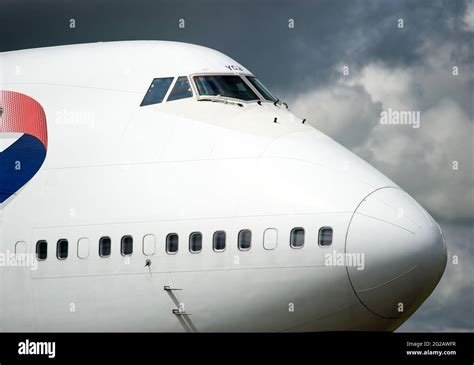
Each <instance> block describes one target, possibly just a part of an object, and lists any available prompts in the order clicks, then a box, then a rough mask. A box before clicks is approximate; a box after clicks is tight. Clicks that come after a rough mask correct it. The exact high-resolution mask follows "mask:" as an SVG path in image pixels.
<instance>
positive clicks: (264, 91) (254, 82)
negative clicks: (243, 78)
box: [247, 76, 278, 101]
mask: <svg viewBox="0 0 474 365" xmlns="http://www.w3.org/2000/svg"><path fill="white" fill-rule="evenodd" d="M247 80H249V82H250V83H251V84H252V85H253V87H255V88H256V89H257V91H258V92H259V93H260V94H262V96H263V97H264V98H265V99H266V100H270V101H277V100H278V99H277V98H276V97H275V96H274V95H273V94H272V93H271V92H270V91H268V89H267V88H266V87H265V86H263V84H262V83H261V82H260V81H258V79H257V78H256V77H254V76H247Z"/></svg>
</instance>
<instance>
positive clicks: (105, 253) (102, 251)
mask: <svg viewBox="0 0 474 365" xmlns="http://www.w3.org/2000/svg"><path fill="white" fill-rule="evenodd" d="M111 249H112V241H111V240H110V237H101V239H100V240H99V256H100V257H109V256H110V251H111Z"/></svg>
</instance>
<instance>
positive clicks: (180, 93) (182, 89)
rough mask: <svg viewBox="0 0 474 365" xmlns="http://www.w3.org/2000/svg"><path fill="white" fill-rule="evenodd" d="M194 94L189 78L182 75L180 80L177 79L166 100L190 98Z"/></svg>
mask: <svg viewBox="0 0 474 365" xmlns="http://www.w3.org/2000/svg"><path fill="white" fill-rule="evenodd" d="M192 96H193V92H192V91H191V86H190V85H189V81H188V78H187V77H186V76H180V77H178V80H176V83H175V84H174V87H173V90H171V93H170V94H169V96H168V99H167V100H166V101H171V100H179V99H184V98H190V97H192Z"/></svg>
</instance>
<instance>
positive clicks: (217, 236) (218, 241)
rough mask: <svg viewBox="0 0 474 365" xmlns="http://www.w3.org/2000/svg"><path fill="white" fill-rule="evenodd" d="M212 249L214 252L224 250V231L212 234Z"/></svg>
mask: <svg viewBox="0 0 474 365" xmlns="http://www.w3.org/2000/svg"><path fill="white" fill-rule="evenodd" d="M212 247H213V248H214V251H216V252H221V251H224V250H225V232H224V231H217V232H214V236H213V238H212Z"/></svg>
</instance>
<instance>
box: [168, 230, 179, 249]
mask: <svg viewBox="0 0 474 365" xmlns="http://www.w3.org/2000/svg"><path fill="white" fill-rule="evenodd" d="M166 252H167V253H169V254H175V253H176V252H178V235H177V234H176V233H170V234H169V235H168V236H166Z"/></svg>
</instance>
